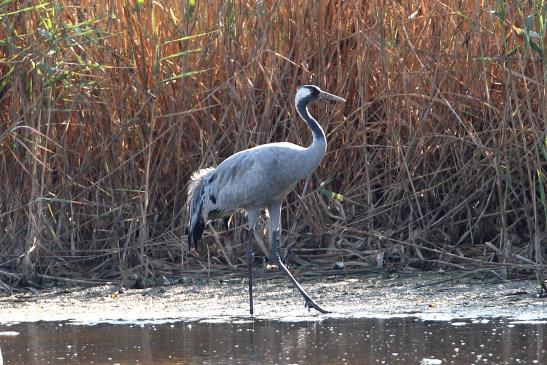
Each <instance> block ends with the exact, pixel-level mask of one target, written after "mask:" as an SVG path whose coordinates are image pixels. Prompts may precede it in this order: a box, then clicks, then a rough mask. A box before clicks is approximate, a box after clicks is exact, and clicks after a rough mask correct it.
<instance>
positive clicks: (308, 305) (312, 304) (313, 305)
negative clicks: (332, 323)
mask: <svg viewBox="0 0 547 365" xmlns="http://www.w3.org/2000/svg"><path fill="white" fill-rule="evenodd" d="M305 306H306V308H308V310H310V309H312V308H313V309H315V310H317V311H318V312H321V313H323V314H327V313H332V312H331V311H328V310H325V309H323V308H321V307H320V306H319V305H318V304H317V303H315V302H314V301H313V299H311V298H308V299H307V300H306V304H305Z"/></svg>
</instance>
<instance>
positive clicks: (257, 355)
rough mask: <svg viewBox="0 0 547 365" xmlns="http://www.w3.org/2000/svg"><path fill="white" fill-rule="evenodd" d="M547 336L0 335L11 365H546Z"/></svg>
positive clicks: (503, 323) (174, 331) (309, 326)
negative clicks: (520, 364)
mask: <svg viewBox="0 0 547 365" xmlns="http://www.w3.org/2000/svg"><path fill="white" fill-rule="evenodd" d="M546 330H547V323H546V322H538V323H519V322H512V321H510V320H507V319H473V320H457V321H453V322H447V321H427V320H421V319H417V318H390V319H327V320H324V321H321V322H293V323H288V322H275V321H256V322H254V323H252V322H250V321H246V320H241V321H237V320H235V321H232V322H231V323H207V322H204V321H201V322H176V323H165V324H140V325H139V324H125V325H120V324H98V325H93V326H81V325H74V324H70V323H55V322H34V323H20V324H16V325H11V326H0V348H1V350H2V355H3V360H4V364H127V363H131V364H135V363H138V364H197V363H203V364H235V363H237V364H269V363H278V364H451V363H456V364H477V363H481V364H492V363H495V364H519V363H522V364H534V363H537V364H545V363H547V354H546V351H547V338H546ZM5 331H11V333H7V332H5ZM2 332H3V333H4V334H3V335H2ZM14 332H18V333H19V334H16V333H14ZM0 358H1V357H0Z"/></svg>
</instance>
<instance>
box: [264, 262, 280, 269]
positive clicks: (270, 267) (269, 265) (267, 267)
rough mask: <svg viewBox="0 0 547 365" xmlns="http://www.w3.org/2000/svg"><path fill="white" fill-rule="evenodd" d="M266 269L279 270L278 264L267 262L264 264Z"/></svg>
mask: <svg viewBox="0 0 547 365" xmlns="http://www.w3.org/2000/svg"><path fill="white" fill-rule="evenodd" d="M266 270H268V271H277V270H279V266H277V265H276V264H274V263H271V262H268V263H267V264H266Z"/></svg>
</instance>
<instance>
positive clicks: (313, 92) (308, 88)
mask: <svg viewBox="0 0 547 365" xmlns="http://www.w3.org/2000/svg"><path fill="white" fill-rule="evenodd" d="M318 99H326V100H333V101H342V102H345V101H346V100H345V99H343V98H341V97H339V96H336V95H333V94H329V93H328V92H326V91H323V90H321V89H320V88H318V87H317V86H315V85H304V86H301V87H299V88H298V90H297V92H296V95H295V97H294V104H295V105H298V104H299V103H302V102H303V103H305V104H308V103H311V102H312V101H315V100H318Z"/></svg>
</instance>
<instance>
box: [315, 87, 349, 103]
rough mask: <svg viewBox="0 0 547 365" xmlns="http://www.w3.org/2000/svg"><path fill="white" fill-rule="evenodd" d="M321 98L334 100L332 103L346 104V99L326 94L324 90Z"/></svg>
mask: <svg viewBox="0 0 547 365" xmlns="http://www.w3.org/2000/svg"><path fill="white" fill-rule="evenodd" d="M319 98H320V99H327V100H332V101H341V102H343V103H345V102H346V99H344V98H341V97H339V96H336V95H333V94H329V93H328V92H325V91H322V90H321V94H319Z"/></svg>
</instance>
